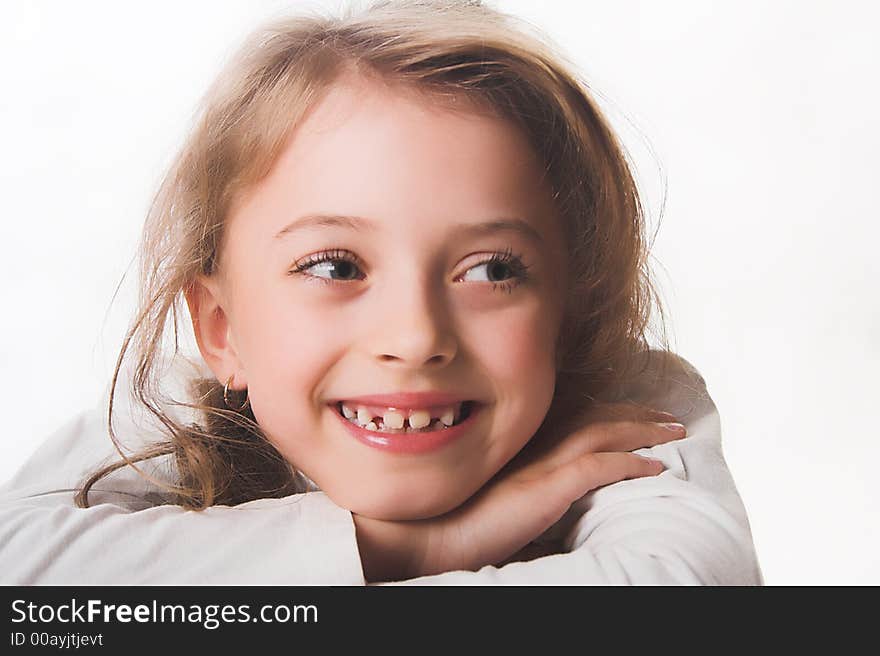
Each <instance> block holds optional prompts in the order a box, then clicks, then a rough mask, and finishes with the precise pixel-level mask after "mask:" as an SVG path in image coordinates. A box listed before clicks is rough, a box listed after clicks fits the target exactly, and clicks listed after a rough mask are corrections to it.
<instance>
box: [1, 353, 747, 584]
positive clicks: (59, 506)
mask: <svg viewBox="0 0 880 656" xmlns="http://www.w3.org/2000/svg"><path fill="white" fill-rule="evenodd" d="M673 364H674V366H673V367H671V370H670V371H669V373H668V375H667V377H666V378H664V379H658V377H657V372H656V371H655V370H654V369H649V370H648V371H646V372H644V374H643V375H642V376H641V377H640V378H639V380H638V381H637V382H636V384H634V385H632V386H631V387H630V388H628V389H627V390H626V394H625V397H626V398H628V399H631V400H633V401H636V402H638V403H642V404H644V405H647V406H649V407H652V408H654V409H657V410H663V411H666V412H671V413H672V414H674V415H676V416H677V417H679V419H680V420H681V421H682V423H684V424H685V426H686V427H687V429H688V437H686V438H685V439H682V440H677V441H675V442H669V443H667V444H662V445H658V446H654V447H651V448H646V449H639V450H637V451H636V453H639V454H642V455H649V456H651V457H654V458H659V459H660V460H662V461H663V463H664V464H665V465H666V467H667V470H666V471H665V472H663V473H662V474H660V475H659V476H655V477H649V478H639V479H633V480H627V481H621V482H618V483H615V484H613V485H608V486H605V487H603V488H600V489H599V490H595V491H593V492H591V493H589V494H587V495H585V496H584V497H583V498H581V499H580V500H578V501H577V502H575V503H574V504H573V505H572V507H571V509H570V510H569V512H568V513H566V515H565V516H564V517H563V518H562V519H561V520H560V521H559V522H557V524H556V525H554V526H553V527H552V528H551V529H550V530H548V531H547V532H546V533H545V534H544V536H541V538H539V540H538V541H540V540H541V539H561V540H562V542H563V545H564V550H565V553H561V554H556V555H551V556H545V557H542V558H537V559H535V560H532V561H528V562H516V563H510V564H508V565H505V566H503V567H500V568H499V567H494V566H486V567H483V568H482V569H480V570H479V571H477V572H470V571H454V572H445V573H443V574H437V575H432V576H424V577H419V578H415V579H410V580H407V581H399V582H394V583H392V584H398V585H399V584H419V585H427V584H439V585H483V584H517V585H534V584H576V585H584V584H721V585H753V584H761V583H762V577H761V572H760V568H759V565H758V561H757V557H756V554H755V549H754V546H753V542H752V537H751V532H750V528H749V522H748V518H747V516H746V512H745V509H744V507H743V504H742V501H741V499H740V497H739V494H738V493H737V491H736V487H735V485H734V481H733V479H732V477H731V475H730V472H729V471H728V468H727V465H726V463H725V461H724V457H723V454H722V450H721V427H720V421H719V417H718V412H717V410H716V408H715V405H714V403H713V402H712V399H711V398H710V397H709V394H708V393H707V391H706V386H705V382H704V381H703V379H702V377H701V376H700V375H699V374H698V373H697V372H696V370H694V369H693V367H692V366H691V365H690V364H689V363H687V362H686V361H684V360H683V359H677V360H675V362H674V363H673ZM126 384H127V381H120V388H119V389H120V390H123V391H124V390H125V389H126V387H125V385H126ZM123 396H124V394H120V397H119V398H120V399H122V397H123ZM121 405H122V410H123V412H122V413H121V414H122V415H125V414H126V412H125V410H126V409H127V405H126V404H125V402H124V400H123V401H121ZM105 408H106V395H105V399H104V400H102V402H101V404H99V406H98V407H96V408H95V409H93V410H90V411H87V412H84V413H82V414H80V415H79V416H77V417H76V418H74V419H73V420H71V421H70V422H69V423H68V424H67V425H65V426H64V427H62V428H61V429H60V430H58V431H57V432H56V433H55V434H53V435H51V436H50V437H49V438H48V439H47V440H46V442H44V443H43V445H42V446H41V447H40V448H39V449H38V450H37V452H36V453H34V454H33V456H31V458H30V459H29V460H28V461H27V462H26V463H25V465H24V466H23V467H22V468H21V470H20V471H19V472H18V473H17V474H16V475H15V476H14V477H13V478H12V479H11V480H10V481H8V482H7V483H6V484H5V485H3V486H2V487H0V583H3V584H26V585H27V584H63V585H75V584H80V585H101V584H110V585H116V584H129V585H137V584H143V585H146V584H150V585H156V584H160V585H166V584H199V585H224V584H226V585H243V584H252V585H312V584H315V585H363V584H364V583H365V580H364V575H363V569H362V567H361V562H360V556H359V553H358V547H357V540H356V535H355V527H354V522H353V519H352V516H351V513H350V512H349V511H347V510H345V509H343V508H341V507H339V506H337V505H336V504H335V503H333V501H332V500H331V499H330V498H329V497H328V496H327V495H326V494H324V493H323V492H321V491H319V490H315V491H311V492H306V493H303V494H294V495H291V496H288V497H285V498H282V499H260V500H257V501H251V502H248V503H244V504H240V505H238V506H234V507H230V506H213V507H211V508H208V509H206V510H204V511H200V512H197V511H189V510H184V509H183V508H181V507H179V506H175V505H169V504H168V503H167V497H166V496H165V495H164V493H163V492H162V490H161V488H159V487H157V486H155V485H154V484H153V483H150V482H149V481H147V480H146V479H144V478H143V477H141V476H140V475H139V474H138V473H137V472H135V471H134V470H132V469H131V468H129V467H125V468H123V469H121V470H119V471H117V472H115V473H114V474H112V475H110V476H109V477H107V478H105V479H103V480H102V481H101V482H99V483H98V484H97V485H96V486H95V487H94V488H93V492H92V493H90V500H91V501H92V504H93V506H92V507H91V508H86V509H83V508H77V507H76V506H75V505H74V503H73V495H74V493H75V489H76V487H77V486H78V485H79V483H80V482H81V481H82V478H83V475H84V474H86V473H87V472H90V471H92V470H94V468H95V465H96V464H97V463H98V462H99V461H102V460H105V459H116V458H115V456H116V451H115V449H114V448H113V447H112V444H111V442H110V438H109V436H108V435H107V430H106V425H105ZM135 422H136V419H133V418H131V417H129V418H128V419H126V418H125V417H124V416H123V421H122V422H121V423H115V424H114V426H115V428H116V432H117V434H118V435H120V437H121V439H122V441H123V442H130V443H132V444H135V440H131V441H129V440H128V439H127V435H126V430H128V431H129V432H130V433H131V434H135V433H138V434H139V437H138V438H137V439H139V440H147V441H148V440H149V439H150V437H151V435H150V429H147V430H146V433H145V432H144V429H143V428H140V429H137V428H135V426H136V425H138V426H144V425H145V423H144V422H141V423H138V424H136V423H135ZM152 430H155V429H152ZM129 437H130V436H129ZM152 437H154V438H155V437H156V435H155V433H153V435H152ZM139 445H140V443H137V444H136V446H139ZM163 464H167V463H163V462H162V459H161V458H160V459H156V461H155V462H154V463H151V464H147V463H141V465H142V466H143V468H144V469H145V470H147V471H149V472H150V473H152V474H154V475H156V476H163V473H162V472H163V471H167V470H163Z"/></svg>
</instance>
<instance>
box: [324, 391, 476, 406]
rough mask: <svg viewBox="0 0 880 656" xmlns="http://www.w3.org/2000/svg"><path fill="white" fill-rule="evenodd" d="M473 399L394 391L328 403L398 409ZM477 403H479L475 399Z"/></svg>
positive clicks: (451, 403) (450, 393) (451, 393)
mask: <svg viewBox="0 0 880 656" xmlns="http://www.w3.org/2000/svg"><path fill="white" fill-rule="evenodd" d="M474 400H475V399H471V398H468V397H466V396H462V395H461V394H456V393H453V392H396V393H393V394H370V395H367V396H349V397H345V398H339V399H333V400H332V401H330V405H335V404H337V403H339V402H340V401H342V402H344V403H345V404H346V405H349V406H352V405H381V406H384V407H386V408H397V409H398V410H418V409H420V408H428V407H431V406H438V405H453V404H455V403H459V402H462V401H474ZM477 403H479V402H478V401H477Z"/></svg>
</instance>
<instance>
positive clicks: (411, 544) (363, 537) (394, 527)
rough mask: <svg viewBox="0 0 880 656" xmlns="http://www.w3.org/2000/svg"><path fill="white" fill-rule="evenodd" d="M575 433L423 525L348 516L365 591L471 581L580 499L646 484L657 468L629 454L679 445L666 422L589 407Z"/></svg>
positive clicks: (625, 410) (540, 447)
mask: <svg viewBox="0 0 880 656" xmlns="http://www.w3.org/2000/svg"><path fill="white" fill-rule="evenodd" d="M583 421H584V425H583V426H581V427H580V428H578V429H577V430H574V431H572V432H570V433H568V434H567V435H564V436H562V437H561V438H553V437H551V436H549V435H542V436H541V437H540V439H539V438H535V439H533V440H532V441H531V442H530V443H529V444H528V445H527V446H526V447H525V448H524V449H523V450H522V451H520V453H519V454H517V456H516V457H515V458H513V459H512V460H511V461H510V462H509V463H508V464H507V465H506V466H505V467H504V468H502V469H501V471H499V472H498V473H497V474H496V475H495V476H494V477H493V478H492V479H491V480H490V481H488V482H487V483H486V485H484V486H483V487H482V488H481V489H480V490H479V491H478V492H477V493H476V494H474V496H472V497H471V498H470V499H468V500H467V501H466V502H465V503H463V504H462V505H461V506H459V507H458V508H456V509H454V510H452V511H450V512H448V513H446V514H445V515H441V516H439V517H434V518H430V519H424V520H413V521H386V520H377V519H371V518H367V517H362V516H360V515H353V517H354V520H355V526H356V529H357V538H358V548H359V550H360V552H361V559H362V562H363V565H364V573H365V576H366V578H367V580H368V581H377V580H401V579H406V578H413V577H417V576H425V575H429V574H437V573H440V572H446V571H453V570H472V571H475V570H477V569H479V568H481V567H483V566H485V565H490V564H494V563H503V562H505V561H506V562H512V561H513V560H515V559H516V558H517V556H519V555H521V553H526V554H528V553H530V552H529V551H528V549H527V547H528V546H529V543H530V542H531V541H532V540H534V539H535V538H536V537H538V536H539V535H541V534H542V533H543V532H544V531H546V530H547V529H548V528H550V526H552V525H553V524H555V523H556V522H557V521H558V520H559V519H560V518H561V517H562V516H563V515H564V514H565V512H566V511H567V510H568V508H569V507H570V506H571V504H572V503H573V502H574V501H576V500H577V499H579V498H581V497H582V496H583V495H585V494H586V493H587V492H590V491H591V490H595V489H596V488H599V487H602V486H604V485H609V484H611V483H616V482H618V481H621V480H625V479H631V478H640V477H643V476H655V475H657V474H659V473H660V472H662V471H663V469H664V468H663V465H662V464H661V463H659V462H657V461H653V460H649V459H647V458H642V457H641V456H637V455H635V454H633V453H629V451H632V450H634V449H639V448H642V447H648V446H654V445H656V444H662V443H665V442H670V441H672V440H677V439H681V438H683V437H685V434H686V433H685V431H684V427H681V429H679V430H671V429H670V428H668V427H667V426H666V425H665V424H664V423H657V422H674V421H675V418H674V417H673V416H672V415H669V414H668V413H662V412H657V411H654V410H650V409H648V408H644V407H641V406H637V405H635V404H632V403H611V404H600V405H597V406H595V407H594V408H593V409H591V410H590V412H589V413H588V414H587V415H585V417H584V420H583Z"/></svg>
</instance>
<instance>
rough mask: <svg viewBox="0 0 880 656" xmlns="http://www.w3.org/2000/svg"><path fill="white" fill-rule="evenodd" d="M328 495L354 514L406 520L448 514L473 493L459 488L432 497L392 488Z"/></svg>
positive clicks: (388, 519) (387, 519)
mask: <svg viewBox="0 0 880 656" xmlns="http://www.w3.org/2000/svg"><path fill="white" fill-rule="evenodd" d="M327 495H328V496H329V497H330V498H331V499H333V501H334V503H336V504H337V505H339V506H341V507H343V508H346V509H347V510H349V511H351V512H353V513H355V514H358V515H362V516H364V517H369V518H371V519H381V520H385V521H403V520H417V519H430V518H432V517H439V516H440V515H445V514H446V513H448V512H450V511H451V510H454V509H455V508H457V507H458V506H460V505H461V504H462V503H464V501H466V500H467V499H468V498H469V497H470V496H471V493H470V492H468V491H467V490H462V489H461V488H459V489H455V490H447V491H445V492H440V493H434V494H432V495H430V496H417V495H414V494H395V493H393V492H391V491H388V492H385V493H382V492H381V491H378V490H374V491H373V493H372V494H369V495H366V496H365V495H363V494H360V495H352V494H349V495H342V496H343V497H345V498H337V497H334V495H333V494H331V493H330V492H327Z"/></svg>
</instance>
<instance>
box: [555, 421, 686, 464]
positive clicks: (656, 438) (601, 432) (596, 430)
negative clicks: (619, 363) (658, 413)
mask: <svg viewBox="0 0 880 656" xmlns="http://www.w3.org/2000/svg"><path fill="white" fill-rule="evenodd" d="M684 437H687V428H685V426H683V425H682V424H677V423H656V422H641V421H603V422H596V423H593V424H590V425H588V426H584V427H583V428H580V429H578V430H577V431H575V432H574V433H572V434H571V435H570V436H569V437H567V438H566V439H565V440H564V441H562V442H560V443H559V444H557V445H555V446H554V448H553V450H552V451H550V452H549V453H547V455H545V456H544V458H545V459H546V462H547V463H548V464H549V465H550V466H560V465H562V464H564V463H566V462H570V461H572V460H575V459H576V458H580V457H581V456H583V455H585V454H587V453H601V452H603V451H635V450H636V449H642V448H646V447H651V446H656V445H658V444H665V443H666V442H672V441H673V440H680V439H682V438H684Z"/></svg>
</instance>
